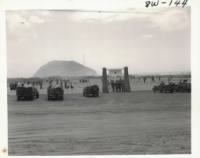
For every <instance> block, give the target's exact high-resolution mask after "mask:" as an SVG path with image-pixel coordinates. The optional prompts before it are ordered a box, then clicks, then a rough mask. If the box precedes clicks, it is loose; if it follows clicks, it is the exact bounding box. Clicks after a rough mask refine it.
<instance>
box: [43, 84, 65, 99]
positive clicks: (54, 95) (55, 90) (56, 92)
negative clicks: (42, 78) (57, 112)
mask: <svg viewBox="0 0 200 158" xmlns="http://www.w3.org/2000/svg"><path fill="white" fill-rule="evenodd" d="M47 99H48V100H63V99H64V90H63V88H62V87H52V86H49V87H48V88H47Z"/></svg>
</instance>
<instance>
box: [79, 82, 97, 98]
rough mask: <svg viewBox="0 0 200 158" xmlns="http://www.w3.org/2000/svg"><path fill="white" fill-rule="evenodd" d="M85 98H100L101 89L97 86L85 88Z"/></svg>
mask: <svg viewBox="0 0 200 158" xmlns="http://www.w3.org/2000/svg"><path fill="white" fill-rule="evenodd" d="M83 96H85V97H98V96H99V87H98V86H97V85H92V86H88V87H85V88H84V89H83Z"/></svg>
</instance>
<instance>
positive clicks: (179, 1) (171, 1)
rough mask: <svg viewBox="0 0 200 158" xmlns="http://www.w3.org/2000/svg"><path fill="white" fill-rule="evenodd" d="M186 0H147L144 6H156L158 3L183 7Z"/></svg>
mask: <svg viewBox="0 0 200 158" xmlns="http://www.w3.org/2000/svg"><path fill="white" fill-rule="evenodd" d="M187 2H188V0H147V1H146V2H145V7H146V8H149V7H157V6H159V5H165V6H175V7H182V8H184V7H185V6H186V5H187Z"/></svg>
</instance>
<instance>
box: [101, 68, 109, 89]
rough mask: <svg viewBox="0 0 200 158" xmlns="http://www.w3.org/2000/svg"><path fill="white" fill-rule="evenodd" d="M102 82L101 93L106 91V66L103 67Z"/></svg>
mask: <svg viewBox="0 0 200 158" xmlns="http://www.w3.org/2000/svg"><path fill="white" fill-rule="evenodd" d="M102 82H103V84H102V91H103V93H108V78H107V70H106V68H103V74H102Z"/></svg>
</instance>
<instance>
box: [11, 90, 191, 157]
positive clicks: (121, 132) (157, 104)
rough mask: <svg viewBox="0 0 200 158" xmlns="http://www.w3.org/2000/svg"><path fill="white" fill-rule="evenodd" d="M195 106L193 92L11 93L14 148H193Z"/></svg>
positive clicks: (21, 151)
mask: <svg viewBox="0 0 200 158" xmlns="http://www.w3.org/2000/svg"><path fill="white" fill-rule="evenodd" d="M190 111H191V105H190V94H154V93H152V92H148V91H147V92H133V93H123V94H103V95H102V96H101V97H99V98H84V97H82V96H81V95H80V94H68V95H65V100H64V101H63V102H62V101H52V102H48V101H47V100H46V96H45V95H41V96H40V98H39V99H37V100H34V101H33V102H29V101H21V102H17V101H16V98H15V96H8V117H9V154H10V155H90V154H93V155H96V154H106V155H110V154H186V153H187V154H189V153H190V151H191V144H190V141H191V131H190V129H191V127H190V126H191V123H190V121H191V118H190V117H191V116H190Z"/></svg>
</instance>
